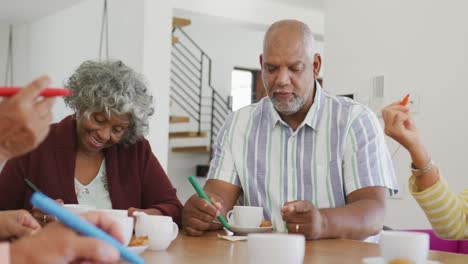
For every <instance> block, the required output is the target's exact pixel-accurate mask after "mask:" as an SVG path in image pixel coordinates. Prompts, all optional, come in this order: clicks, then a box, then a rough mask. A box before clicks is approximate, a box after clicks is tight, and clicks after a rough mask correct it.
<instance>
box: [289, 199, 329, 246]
mask: <svg viewBox="0 0 468 264" xmlns="http://www.w3.org/2000/svg"><path fill="white" fill-rule="evenodd" d="M281 213H282V215H283V220H284V221H285V222H286V227H287V229H288V232H289V233H299V234H304V235H305V237H306V238H307V239H319V238H322V236H323V233H324V229H325V225H326V218H325V217H324V216H323V215H322V214H321V213H320V211H319V210H318V209H317V208H315V206H314V205H313V204H312V203H311V202H309V201H293V202H287V203H285V204H284V206H283V207H282V208H281Z"/></svg>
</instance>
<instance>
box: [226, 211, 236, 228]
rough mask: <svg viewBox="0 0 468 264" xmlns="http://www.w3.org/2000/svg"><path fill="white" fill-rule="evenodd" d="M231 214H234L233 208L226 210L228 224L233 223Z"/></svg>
mask: <svg viewBox="0 0 468 264" xmlns="http://www.w3.org/2000/svg"><path fill="white" fill-rule="evenodd" d="M233 214H234V210H231V211H229V212H227V214H226V217H227V220H228V222H229V224H230V225H235V223H234V216H233Z"/></svg>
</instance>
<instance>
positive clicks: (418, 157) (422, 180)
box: [408, 144, 439, 192]
mask: <svg viewBox="0 0 468 264" xmlns="http://www.w3.org/2000/svg"><path fill="white" fill-rule="evenodd" d="M408 151H409V153H410V156H411V160H412V162H413V164H414V166H415V167H416V168H418V169H422V168H424V166H426V164H427V163H428V162H429V161H430V159H431V157H430V155H429V154H428V153H427V151H426V148H425V147H424V146H423V145H422V144H415V146H414V147H411V148H409V149H408ZM438 180H439V174H438V173H436V171H435V170H434V169H433V170H431V171H428V172H426V173H424V174H423V175H420V176H418V177H416V178H415V181H414V184H415V185H416V187H417V191H420V192H421V191H424V190H426V189H428V188H429V187H431V186H432V185H434V184H435V183H436V182H437V181H438Z"/></svg>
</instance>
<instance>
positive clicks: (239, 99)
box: [231, 69, 254, 111]
mask: <svg viewBox="0 0 468 264" xmlns="http://www.w3.org/2000/svg"><path fill="white" fill-rule="evenodd" d="M253 79H254V76H253V73H252V71H250V70H244V69H234V70H233V71H232V81H231V97H232V111H236V110H237V109H239V108H242V107H244V106H247V105H249V104H251V103H252V86H253Z"/></svg>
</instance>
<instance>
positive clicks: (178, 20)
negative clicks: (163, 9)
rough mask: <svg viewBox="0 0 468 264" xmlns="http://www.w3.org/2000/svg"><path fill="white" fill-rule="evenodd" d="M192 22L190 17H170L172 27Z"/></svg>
mask: <svg viewBox="0 0 468 264" xmlns="http://www.w3.org/2000/svg"><path fill="white" fill-rule="evenodd" d="M191 23H192V21H191V20H190V19H186V18H181V17H173V18H172V27H185V26H188V25H190V24H191Z"/></svg>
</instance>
